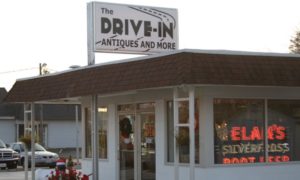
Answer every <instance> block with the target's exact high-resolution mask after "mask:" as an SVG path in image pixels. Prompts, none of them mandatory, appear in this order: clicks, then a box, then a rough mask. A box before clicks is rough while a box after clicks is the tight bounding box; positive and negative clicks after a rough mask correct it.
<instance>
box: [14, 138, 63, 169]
mask: <svg viewBox="0 0 300 180" xmlns="http://www.w3.org/2000/svg"><path fill="white" fill-rule="evenodd" d="M10 147H11V148H12V149H13V150H14V151H16V152H19V153H20V161H19V164H20V165H21V166H23V167H24V160H25V148H24V147H25V146H24V144H23V143H22V142H16V143H11V144H10ZM31 154H32V153H31V149H29V150H28V166H29V167H30V166H31ZM34 155H35V165H36V166H48V167H50V168H53V167H55V166H56V161H57V160H58V159H59V156H58V154H57V153H54V152H50V151H47V150H46V149H45V148H44V147H43V146H42V145H40V144H38V143H36V144H35V153H34Z"/></svg>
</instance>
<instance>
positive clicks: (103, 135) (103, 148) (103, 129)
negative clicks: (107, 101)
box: [98, 106, 108, 159]
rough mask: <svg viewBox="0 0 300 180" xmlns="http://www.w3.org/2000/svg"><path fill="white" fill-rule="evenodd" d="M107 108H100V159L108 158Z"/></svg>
mask: <svg viewBox="0 0 300 180" xmlns="http://www.w3.org/2000/svg"><path fill="white" fill-rule="evenodd" d="M107 122H108V112H107V107H104V106H103V107H99V108H98V140H99V150H98V153H99V158H101V159H106V158H107Z"/></svg>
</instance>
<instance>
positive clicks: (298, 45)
mask: <svg viewBox="0 0 300 180" xmlns="http://www.w3.org/2000/svg"><path fill="white" fill-rule="evenodd" d="M290 41H291V44H290V47H289V49H290V51H291V53H295V54H300V30H298V31H297V32H296V34H295V36H293V37H292V38H291V40H290Z"/></svg>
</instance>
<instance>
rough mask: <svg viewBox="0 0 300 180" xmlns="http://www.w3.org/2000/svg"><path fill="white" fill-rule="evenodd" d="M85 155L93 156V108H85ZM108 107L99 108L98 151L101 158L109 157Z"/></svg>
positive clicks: (87, 156)
mask: <svg viewBox="0 0 300 180" xmlns="http://www.w3.org/2000/svg"><path fill="white" fill-rule="evenodd" d="M84 111H85V157H86V158H91V157H92V119H91V109H90V108H85V110H84ZM107 121H108V112H107V107H99V108H98V128H97V129H98V142H99V143H98V146H99V149H98V153H99V158H100V159H106V158H107Z"/></svg>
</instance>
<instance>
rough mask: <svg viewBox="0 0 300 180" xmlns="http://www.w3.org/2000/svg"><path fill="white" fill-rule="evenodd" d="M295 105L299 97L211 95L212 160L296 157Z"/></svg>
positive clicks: (299, 119)
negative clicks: (214, 97) (234, 97)
mask: <svg viewBox="0 0 300 180" xmlns="http://www.w3.org/2000/svg"><path fill="white" fill-rule="evenodd" d="M265 107H268V108H265ZM298 109H299V110H300V101H292V100H286V101H285V100H257V99H215V100H214V132H215V138H214V139H215V142H214V143H215V163H216V164H237V163H260V162H286V161H296V160H299V144H300V143H299V138H300V136H299V133H298V132H297V131H299V130H300V125H299V123H300V116H299V117H298V116H297V110H298ZM299 115H300V111H299ZM297 141H298V142H297Z"/></svg>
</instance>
